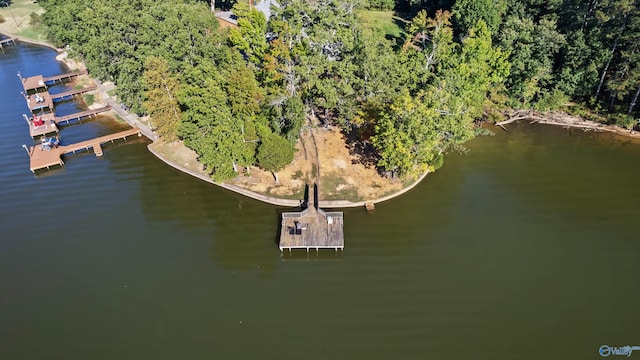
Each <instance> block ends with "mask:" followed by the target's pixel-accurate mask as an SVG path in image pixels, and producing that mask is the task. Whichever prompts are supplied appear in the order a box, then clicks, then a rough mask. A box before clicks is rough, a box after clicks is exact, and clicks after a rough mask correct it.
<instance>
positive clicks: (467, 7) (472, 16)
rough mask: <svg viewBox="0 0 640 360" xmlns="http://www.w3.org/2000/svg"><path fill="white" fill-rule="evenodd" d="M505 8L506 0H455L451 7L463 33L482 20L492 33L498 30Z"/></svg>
mask: <svg viewBox="0 0 640 360" xmlns="http://www.w3.org/2000/svg"><path fill="white" fill-rule="evenodd" d="M506 10H507V0H456V2H455V4H454V5H453V9H452V11H453V14H454V15H455V19H456V23H458V24H459V25H460V27H461V30H462V32H463V33H466V32H468V31H469V30H470V29H471V28H472V27H474V26H476V24H477V23H478V21H479V20H482V21H484V22H485V24H487V27H488V29H489V31H491V33H492V34H496V33H497V32H498V29H499V28H500V24H501V23H502V15H503V14H504V13H505V11H506Z"/></svg>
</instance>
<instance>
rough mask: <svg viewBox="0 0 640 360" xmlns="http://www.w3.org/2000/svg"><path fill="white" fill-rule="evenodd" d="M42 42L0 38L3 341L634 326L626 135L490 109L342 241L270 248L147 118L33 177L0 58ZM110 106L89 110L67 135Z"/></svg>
mask: <svg viewBox="0 0 640 360" xmlns="http://www.w3.org/2000/svg"><path fill="white" fill-rule="evenodd" d="M54 56H55V54H54V52H52V51H50V50H47V49H44V48H41V47H34V46H28V45H20V46H19V47H8V48H5V53H0V359H205V358H207V359H272V358H278V359H301V358H304V359H596V358H600V356H599V355H598V348H599V347H600V346H601V345H603V344H607V345H610V346H624V345H640V282H639V281H638V274H640V221H639V214H640V201H638V186H639V181H640V167H638V164H639V163H640V144H639V143H638V142H637V141H631V140H627V139H620V138H614V137H612V136H609V135H603V134H593V133H583V132H582V131H579V130H573V131H571V132H570V131H568V130H565V129H560V128H556V127H544V126H527V125H513V126H510V127H509V133H506V132H504V131H502V130H497V131H496V135H495V136H492V137H483V138H478V139H476V140H473V141H471V142H470V143H468V148H469V149H470V152H469V153H468V154H467V155H457V154H450V155H448V156H447V158H446V161H445V165H444V167H443V168H442V169H440V170H439V171H437V172H436V173H434V174H431V175H429V176H428V177H427V178H426V180H425V181H424V182H423V183H422V184H420V185H419V186H418V187H417V188H416V189H414V190H413V191H411V192H410V193H409V194H407V195H405V196H402V197H400V198H398V199H394V200H391V201H389V202H386V203H382V204H378V205H377V209H376V210H375V212H374V213H372V214H368V213H367V212H366V211H365V210H364V209H347V210H345V251H344V254H343V255H335V253H334V252H333V251H328V252H326V253H321V254H320V255H319V256H316V255H315V253H311V255H310V256H309V257H307V254H306V253H305V252H302V253H299V254H297V255H294V256H293V258H285V259H283V258H282V257H281V254H280V251H279V250H278V247H277V245H276V238H277V232H278V222H279V211H281V210H282V209H278V208H276V207H274V206H270V205H266V204H262V203H259V202H256V201H253V200H250V199H246V198H244V197H242V196H239V195H236V194H233V193H230V192H227V191H225V190H222V189H219V188H217V187H215V186H213V185H210V184H207V183H204V182H202V181H200V180H197V179H195V178H192V177H190V176H188V175H184V174H182V173H180V172H178V171H176V170H174V169H172V168H170V167H168V166H166V165H165V164H164V163H162V162H161V161H159V160H157V159H156V158H155V157H154V156H153V155H152V154H151V153H149V152H148V151H147V149H146V146H147V144H148V142H147V141H146V140H145V139H138V138H132V139H130V140H129V141H128V142H127V144H126V145H122V144H116V145H107V146H105V154H104V156H103V157H102V158H96V157H95V156H94V155H93V153H84V154H80V155H76V156H67V157H65V163H66V165H65V167H64V168H63V169H59V170H54V171H51V172H45V173H43V174H40V175H38V176H34V175H33V174H32V173H31V172H30V171H29V163H28V156H27V154H26V152H25V151H24V149H22V147H21V146H22V144H27V145H32V144H33V141H32V140H31V138H30V137H29V135H28V128H27V125H26V123H25V122H24V120H23V119H22V115H21V114H22V113H26V111H27V107H26V104H25V102H24V100H23V99H22V97H21V95H20V90H21V89H20V82H19V79H18V78H17V76H16V72H17V71H21V72H22V74H23V75H25V76H29V75H35V74H40V73H41V74H44V75H45V76H46V75H53V74H57V73H60V72H62V71H64V70H65V69H63V68H62V67H61V66H60V65H59V64H58V63H57V62H55V60H54ZM63 89H64V88H62V87H56V88H55V89H52V92H53V91H54V90H55V91H56V92H57V91H62V90H63ZM58 109H59V110H58V112H59V113H60V114H65V113H71V112H73V111H75V110H76V109H75V105H74V104H73V103H66V104H64V105H61V106H60V107H58ZM123 127H124V125H122V124H119V123H117V122H115V121H114V120H111V119H109V118H104V117H101V118H97V119H94V120H91V121H85V122H84V123H83V124H80V125H74V126H68V127H65V128H64V129H63V130H62V132H61V135H62V141H63V143H71V142H76V141H81V140H85V139H89V138H91V137H94V136H98V135H102V134H105V133H109V132H113V131H115V130H119V129H121V128H123ZM633 356H636V357H637V356H640V351H638V354H636V353H634V354H633Z"/></svg>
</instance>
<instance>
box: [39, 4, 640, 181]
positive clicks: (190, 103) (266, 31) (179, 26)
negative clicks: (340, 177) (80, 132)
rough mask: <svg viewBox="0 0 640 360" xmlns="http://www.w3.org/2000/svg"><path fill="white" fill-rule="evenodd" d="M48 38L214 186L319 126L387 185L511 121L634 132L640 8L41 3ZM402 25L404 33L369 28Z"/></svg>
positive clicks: (285, 157) (288, 155)
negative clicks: (224, 12)
mask: <svg viewBox="0 0 640 360" xmlns="http://www.w3.org/2000/svg"><path fill="white" fill-rule="evenodd" d="M38 3H40V4H41V5H42V6H43V8H44V9H45V10H46V11H45V13H44V14H42V15H41V16H40V17H39V18H38V19H36V20H37V21H42V22H44V23H45V24H46V25H47V26H48V28H49V36H50V38H51V41H52V42H53V43H54V44H56V45H58V46H67V47H68V48H69V49H70V51H71V52H73V53H74V54H76V55H78V56H80V57H81V58H82V59H84V61H85V63H86V65H87V67H88V69H89V71H90V72H91V73H92V74H93V76H94V77H97V78H99V79H101V80H103V81H113V82H114V83H116V85H117V89H118V90H117V91H118V96H119V97H120V98H121V99H122V100H123V102H124V103H125V104H126V105H127V106H129V107H130V108H131V109H132V110H133V111H135V112H136V113H138V114H148V115H150V117H151V120H152V122H153V125H154V128H155V130H156V132H157V133H158V134H159V135H160V136H161V137H162V138H164V139H165V140H167V141H172V140H177V139H181V140H183V141H184V143H185V145H187V146H188V147H190V148H192V149H193V150H195V151H196V152H197V153H198V155H199V159H200V161H201V162H202V163H203V164H204V165H205V166H206V168H207V170H208V171H209V172H210V173H211V176H212V177H213V179H215V180H216V181H224V180H226V179H229V178H233V177H235V176H237V175H238V174H239V173H242V171H243V168H246V167H248V166H250V165H258V166H260V167H261V168H263V169H265V170H268V171H272V172H274V173H276V172H277V171H279V170H280V169H282V168H283V167H284V166H286V165H287V164H288V163H290V162H291V161H292V159H293V155H294V148H295V143H296V141H297V140H298V137H299V134H300V132H301V130H302V129H303V128H304V127H305V126H308V124H309V122H310V120H309V119H312V120H314V121H316V122H317V123H318V124H321V125H325V126H338V127H340V128H342V130H343V131H344V132H345V134H349V136H352V137H353V138H355V139H356V141H358V142H360V143H361V148H369V149H371V151H372V152H373V153H374V157H375V163H376V164H377V167H378V169H379V171H380V173H381V174H384V175H386V176H391V177H398V178H404V177H407V176H413V175H415V174H418V173H422V172H424V171H425V170H432V169H436V168H438V167H439V166H441V165H442V161H443V154H444V153H445V152H446V151H447V150H450V149H451V150H463V149H464V148H463V147H462V144H463V143H464V142H465V141H467V140H469V139H471V138H473V137H474V136H477V135H479V134H482V133H483V132H485V130H483V128H481V127H479V126H478V124H479V122H481V121H495V120H497V119H500V117H502V116H504V115H503V114H504V113H506V112H508V111H509V110H510V109H518V110H519V109H533V110H539V111H546V110H562V111H566V112H570V113H574V114H578V115H581V116H584V117H587V118H588V117H590V116H599V118H604V119H606V121H608V122H610V123H615V124H618V125H620V126H623V127H626V128H632V127H634V126H637V123H636V120H635V118H636V117H638V108H637V106H636V103H637V100H638V97H639V95H640V61H639V56H640V48H639V47H640V42H639V41H638V39H640V11H639V10H640V6H639V5H640V1H638V0H581V1H580V0H549V1H542V0H455V1H454V0H449V1H447V0H396V1H394V0H280V1H279V2H278V3H279V6H278V7H272V14H271V17H270V18H269V19H266V17H265V16H264V14H263V13H261V12H259V11H257V10H255V9H252V8H250V7H249V6H248V5H247V4H246V3H245V2H238V3H236V4H235V5H233V4H229V3H225V4H226V5H228V6H231V5H233V12H234V14H235V15H236V16H237V21H238V25H239V26H238V28H234V29H228V28H227V29H222V28H221V27H220V26H219V24H218V21H217V19H216V18H215V16H214V14H213V13H212V12H211V9H210V6H211V5H210V3H209V2H206V1H196V0H165V1H156V0H110V1H106V2H105V1H98V0H82V1H78V0H39V1H38ZM389 12H393V24H392V25H393V26H396V27H398V28H399V29H400V31H397V32H390V31H385V28H383V27H379V26H372V25H371V24H370V23H369V22H367V21H365V18H364V17H365V14H366V16H369V17H370V16H374V17H375V15H376V14H383V13H389Z"/></svg>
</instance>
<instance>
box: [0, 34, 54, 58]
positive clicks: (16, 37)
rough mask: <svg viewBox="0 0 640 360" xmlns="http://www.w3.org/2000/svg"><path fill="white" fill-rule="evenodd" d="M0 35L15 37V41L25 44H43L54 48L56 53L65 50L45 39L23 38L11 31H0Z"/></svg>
mask: <svg viewBox="0 0 640 360" xmlns="http://www.w3.org/2000/svg"><path fill="white" fill-rule="evenodd" d="M0 35H4V36H6V37H11V38H14V39H16V41H17V42H22V43H27V44H31V45H38V46H44V47H46V48H49V49H51V50H54V51H56V52H58V53H63V52H65V49H61V48H59V47H57V46H54V45H53V44H50V43H48V42H46V41H39V40H33V39H27V38H23V37H20V36H17V35H13V34H11V33H8V32H5V31H0Z"/></svg>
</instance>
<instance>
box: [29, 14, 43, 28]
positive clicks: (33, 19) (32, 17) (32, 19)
mask: <svg viewBox="0 0 640 360" xmlns="http://www.w3.org/2000/svg"><path fill="white" fill-rule="evenodd" d="M29 24H31V25H38V24H42V18H40V15H38V14H36V13H34V12H32V13H31V14H29Z"/></svg>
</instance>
